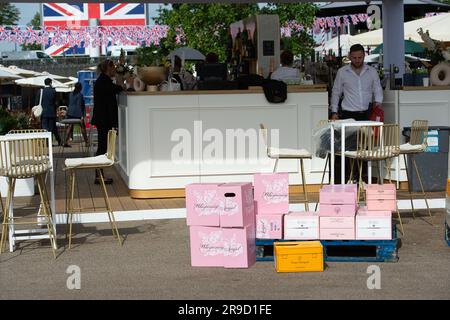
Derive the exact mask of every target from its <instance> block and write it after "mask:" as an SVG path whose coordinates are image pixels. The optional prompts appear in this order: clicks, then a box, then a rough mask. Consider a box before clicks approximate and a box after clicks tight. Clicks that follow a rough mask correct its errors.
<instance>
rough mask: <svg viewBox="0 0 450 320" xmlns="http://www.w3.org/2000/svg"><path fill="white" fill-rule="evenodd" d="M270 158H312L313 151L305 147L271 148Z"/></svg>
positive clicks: (269, 151)
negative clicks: (310, 151)
mask: <svg viewBox="0 0 450 320" xmlns="http://www.w3.org/2000/svg"><path fill="white" fill-rule="evenodd" d="M268 155H269V157H270V158H311V153H309V152H308V150H305V149H289V148H272V147H271V148H269V150H268Z"/></svg>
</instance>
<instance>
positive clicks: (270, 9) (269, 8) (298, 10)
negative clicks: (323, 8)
mask: <svg viewBox="0 0 450 320" xmlns="http://www.w3.org/2000/svg"><path fill="white" fill-rule="evenodd" d="M316 10H317V7H316V6H315V5H314V4H311V3H268V4H267V5H266V6H265V7H263V8H262V10H261V13H266V14H277V15H278V16H279V17H280V25H281V26H283V25H287V24H289V23H290V22H295V23H296V24H299V25H304V26H310V25H312V24H313V22H314V17H315V15H316ZM281 45H282V49H285V50H286V49H289V50H291V51H292V52H293V53H294V55H300V54H301V55H307V54H308V53H309V52H310V50H311V49H312V48H313V47H314V39H313V37H312V36H311V35H310V34H309V33H308V32H307V31H306V30H296V29H295V28H294V29H292V31H291V36H290V37H284V38H282V43H281Z"/></svg>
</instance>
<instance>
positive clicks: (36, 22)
mask: <svg viewBox="0 0 450 320" xmlns="http://www.w3.org/2000/svg"><path fill="white" fill-rule="evenodd" d="M28 25H29V26H33V29H39V28H40V27H41V14H40V13H39V12H36V14H35V15H34V17H33V19H32V20H31V21H30V22H29V23H28ZM41 49H42V48H41V45H40V44H37V43H32V44H23V45H22V50H41Z"/></svg>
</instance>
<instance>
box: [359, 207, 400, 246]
mask: <svg viewBox="0 0 450 320" xmlns="http://www.w3.org/2000/svg"><path fill="white" fill-rule="evenodd" d="M356 239H358V240H391V239H392V213H391V211H369V210H368V209H367V207H361V208H359V209H358V214H357V215H356Z"/></svg>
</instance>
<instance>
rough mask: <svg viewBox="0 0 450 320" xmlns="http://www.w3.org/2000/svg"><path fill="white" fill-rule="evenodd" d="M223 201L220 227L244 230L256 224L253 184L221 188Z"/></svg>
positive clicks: (223, 185) (231, 184)
mask: <svg viewBox="0 0 450 320" xmlns="http://www.w3.org/2000/svg"><path fill="white" fill-rule="evenodd" d="M219 192H220V196H221V197H222V199H223V200H222V201H223V210H222V211H221V212H220V226H221V227H226V228H233V227H238V228H242V227H244V226H247V225H250V224H251V225H254V224H255V208H254V201H253V188H252V184H251V183H225V184H222V185H220V186H219Z"/></svg>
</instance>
